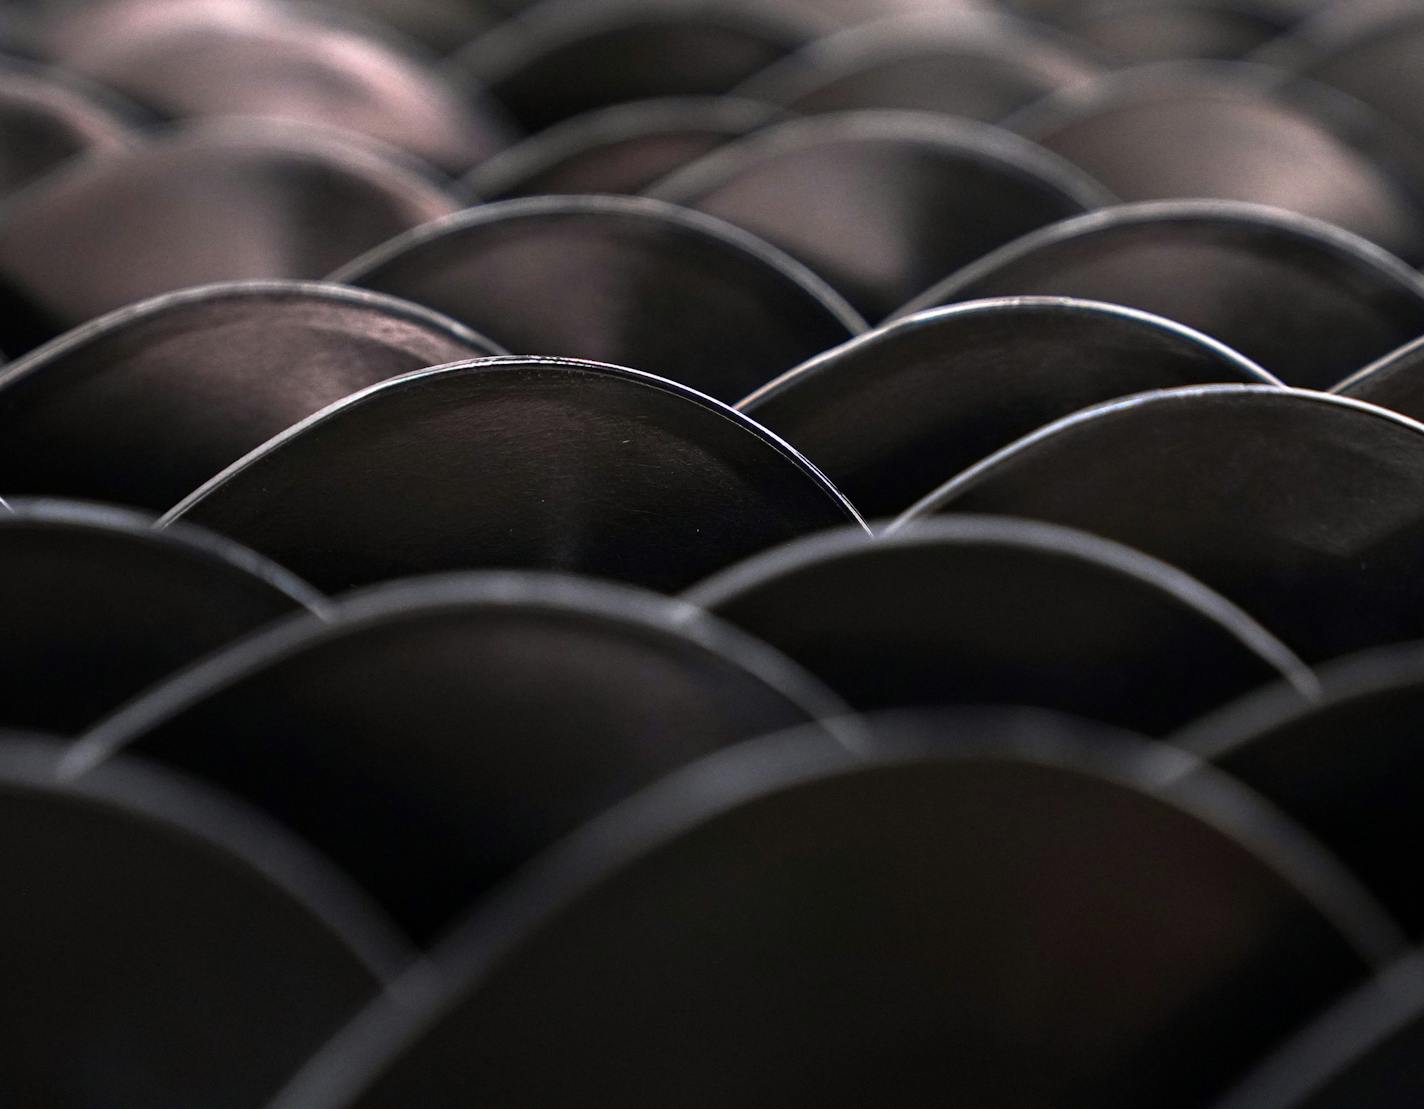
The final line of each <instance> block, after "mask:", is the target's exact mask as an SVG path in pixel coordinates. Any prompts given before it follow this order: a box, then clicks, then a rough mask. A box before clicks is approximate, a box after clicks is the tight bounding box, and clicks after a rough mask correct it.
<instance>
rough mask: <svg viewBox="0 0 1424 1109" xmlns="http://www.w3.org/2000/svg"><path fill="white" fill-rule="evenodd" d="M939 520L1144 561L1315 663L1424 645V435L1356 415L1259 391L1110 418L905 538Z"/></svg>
mask: <svg viewBox="0 0 1424 1109" xmlns="http://www.w3.org/2000/svg"><path fill="white" fill-rule="evenodd" d="M944 512H969V513H986V512H987V513H1002V514H1007V515H1017V516H1026V517H1030V518H1032V519H1037V520H1044V521H1047V522H1051V523H1056V524H1062V525H1065V526H1068V527H1077V528H1082V529H1083V530H1085V531H1090V532H1093V533H1095V534H1097V535H1101V536H1104V537H1106V538H1109V539H1114V540H1116V541H1118V542H1120V543H1124V544H1126V545H1127V546H1130V547H1135V548H1137V549H1138V550H1141V551H1143V552H1145V553H1147V554H1149V555H1153V556H1155V557H1157V558H1160V559H1162V560H1163V561H1164V562H1168V563H1170V564H1171V565H1173V566H1177V567H1179V568H1180V569H1182V570H1185V571H1186V572H1187V573H1189V574H1192V575H1193V576H1194V577H1196V578H1198V579H1200V580H1201V581H1202V582H1203V583H1205V584H1206V585H1208V586H1210V587H1211V588H1213V589H1216V590H1218V591H1219V592H1220V593H1221V594H1222V595H1223V596H1225V597H1227V598H1229V599H1230V600H1232V601H1234V602H1236V603H1237V604H1238V605H1240V606H1241V607H1242V608H1244V609H1245V610H1246V611H1247V612H1249V613H1250V614H1251V615H1252V616H1254V617H1255V618H1256V619H1257V620H1259V621H1260V622H1261V623H1262V624H1264V625H1265V626H1266V627H1267V628H1268V629H1270V630H1271V631H1272V632H1274V633H1275V634H1276V635H1278V636H1279V637H1280V638H1281V640H1282V641H1283V642H1284V643H1285V644H1286V645H1287V646H1289V647H1290V648H1291V649H1293V650H1294V651H1296V652H1297V653H1299V654H1300V655H1301V656H1302V657H1303V658H1305V659H1306V661H1308V662H1312V663H1315V662H1321V661H1323V660H1325V659H1330V658H1335V657H1338V656H1340V655H1344V654H1347V653H1349V652H1352V651H1356V650H1361V649H1364V648H1367V647H1372V646H1378V645H1380V644H1384V643H1390V642H1399V641H1403V640H1408V639H1414V638H1420V637H1424V582H1421V579H1420V576H1419V574H1418V573H1417V567H1418V562H1419V559H1420V557H1421V556H1424V425H1420V424H1417V423H1415V422H1414V421H1412V420H1408V419H1405V418H1404V417H1402V416H1397V415H1395V414H1394V413H1392V412H1388V411H1386V410H1385V409H1383V408H1375V407H1374V406H1372V405H1367V404H1362V403H1360V402H1358V401H1349V400H1343V399H1341V398H1338V397H1332V396H1329V395H1327V394H1324V393H1309V392H1303V391H1298V390H1285V389H1271V388H1265V387H1261V386H1250V385H1203V386H1196V387H1193V388H1183V389H1168V390H1163V391H1160V392H1156V393H1144V394H1141V395H1139V396H1136V397H1132V398H1128V399H1126V400H1120V401H1114V402H1111V403H1109V404H1106V405H1102V406H1099V407H1098V408H1093V409H1089V410H1087V411H1085V412H1082V413H1078V414H1076V415H1073V416H1069V417H1067V418H1065V419H1063V420H1061V421H1059V422H1058V423H1056V424H1052V425H1050V426H1049V427H1047V428H1044V429H1043V430H1042V431H1040V432H1037V433H1035V434H1033V435H1029V436H1026V437H1025V438H1023V439H1020V440H1019V441H1018V442H1016V443H1014V444H1012V445H1011V446H1008V447H1006V448H1004V449H1003V450H1002V451H999V452H998V453H997V454H994V455H992V456H990V457H989V458H987V459H985V460H984V461H983V462H981V463H979V464H977V465H975V466H973V467H971V468H970V469H969V470H967V471H965V472H964V473H963V474H960V475H959V476H958V477H957V478H955V479H953V480H952V481H950V482H948V483H946V484H945V485H944V486H943V487H941V488H940V490H938V491H937V492H936V493H934V494H932V495H931V496H930V497H927V498H926V499H925V500H923V501H921V502H920V504H919V505H917V506H916V507H915V508H913V509H911V510H910V512H909V513H907V514H906V515H905V516H904V517H902V519H901V523H902V524H903V523H908V522H909V521H910V520H913V519H916V518H920V517H923V516H926V515H931V514H935V513H944ZM897 526H898V525H897ZM892 530H894V529H892ZM1361 568H1364V569H1365V570H1366V571H1367V572H1366V573H1361Z"/></svg>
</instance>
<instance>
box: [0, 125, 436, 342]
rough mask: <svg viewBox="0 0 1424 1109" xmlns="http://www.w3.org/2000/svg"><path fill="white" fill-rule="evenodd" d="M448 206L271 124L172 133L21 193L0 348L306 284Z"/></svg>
mask: <svg viewBox="0 0 1424 1109" xmlns="http://www.w3.org/2000/svg"><path fill="white" fill-rule="evenodd" d="M454 209H455V204H454V202H453V201H452V200H450V199H449V198H448V197H446V196H445V195H444V193H442V192H441V191H440V190H439V189H438V188H437V187H436V186H435V185H434V184H432V183H430V182H427V181H426V180H425V179H424V178H422V177H419V176H417V175H416V174H414V173H412V172H410V171H409V170H407V169H405V168H403V167H401V166H400V165H398V164H397V163H395V162H393V161H389V160H387V159H386V158H385V156H384V155H383V154H380V153H379V152H378V151H376V150H374V149H372V148H368V147H365V146H361V145H355V144H354V142H348V141H346V140H345V139H341V138H338V137H335V136H333V135H332V134H330V133H326V132H320V131H316V130H309V129H306V128H300V127H293V126H290V125H283V124H276V123H265V124H264V123H236V122H233V123H226V124H209V125H206V126H203V127H195V128H190V129H184V130H179V131H175V132H172V133H170V134H169V135H167V136H165V137H163V138H161V139H159V140H156V141H155V142H153V143H150V144H148V145H146V146H143V147H140V148H138V149H136V150H133V151H129V152H125V153H122V154H115V155H111V156H109V157H105V158H97V159H89V160H85V161H83V162H82V163H77V164H75V165H73V166H71V167H68V168H66V169H65V170H63V171H62V172H61V173H59V174H56V175H55V176H53V177H51V178H50V179H49V180H48V181H47V182H46V183H45V187H44V188H43V189H35V190H28V191H27V192H26V194H25V196H24V197H23V198H21V199H20V200H18V201H17V202H16V203H14V204H13V205H11V206H10V207H9V208H8V210H7V211H6V222H5V234H4V236H3V238H0V305H3V307H4V309H5V311H4V312H3V313H0V316H3V319H2V320H0V348H3V349H5V350H6V351H8V352H10V353H11V354H16V353H21V352H23V351H26V350H29V349H30V348H32V347H34V346H36V345H38V344H39V343H41V342H43V341H45V340H46V339H50V338H53V337H54V336H55V335H58V334H60V333H62V332H64V331H67V330H69V329H70V328H72V327H76V326H78V325H79V324H81V323H84V322H86V321H88V320H91V319H93V318H94V317H95V316H98V315H101V314H103V313H105V312H109V311H112V310H113V309H115V308H122V307H124V306H125V305H128V304H132V303H134V302H135V301H139V300H143V299H145V298H146V297H150V296H156V295H158V294H159V293H166V292H170V291H172V290H174V289H181V288H185V287H187V286H191V285H201V284H204V283H206V282H210V281H227V280H239V279H257V278H317V277H321V276H322V275H324V274H326V273H329V272H331V271H332V270H333V269H335V268H336V267H337V266H339V265H341V264H343V263H344V262H348V261H350V260H351V259H352V258H354V257H355V256H356V255H358V254H360V253H361V252H362V251H364V250H369V249H370V248H371V247H374V246H376V245H377V244H378V243H381V242H384V241H385V240H386V239H389V238H390V237H391V236H393V235H396V234H399V233H400V232H402V231H405V230H408V229H409V228H411V227H414V226H416V225H417V224H420V223H424V222H425V221H427V220H430V219H434V218H436V217H437V216H443V215H447V214H448V213H450V212H452V211H453V210H454Z"/></svg>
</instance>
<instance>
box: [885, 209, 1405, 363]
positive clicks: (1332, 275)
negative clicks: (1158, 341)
mask: <svg viewBox="0 0 1424 1109" xmlns="http://www.w3.org/2000/svg"><path fill="white" fill-rule="evenodd" d="M1025 294H1045V295H1054V296H1066V297H1079V298H1082V299H1084V300H1101V301H1108V302H1110V303H1114V304H1124V305H1128V306H1130V307H1133V308H1140V309H1142V310H1143V311H1145V312H1153V313H1155V314H1157V315H1159V316H1165V317H1167V318H1168V319H1173V320H1177V321H1178V322H1180V323H1184V324H1186V325H1187V326H1188V327H1194V328H1196V329H1197V330H1198V331H1202V332H1204V333H1206V334H1207V335H1210V336H1211V337H1212V338H1214V339H1218V340H1220V341H1221V342H1223V343H1226V344H1227V345H1229V346H1231V347H1232V348H1233V349H1235V350H1238V351H1240V352H1241V353H1242V354H1244V355H1246V357H1248V358H1251V359H1253V360H1254V361H1256V362H1258V363H1259V364H1260V365H1262V366H1264V367H1265V368H1266V369H1267V370H1269V371H1270V372H1271V373H1273V374H1275V375H1276V376H1277V377H1279V378H1280V379H1281V380H1283V381H1285V382H1286V383H1287V384H1289V385H1299V386H1302V387H1305V388H1312V389H1328V388H1329V387H1330V386H1332V385H1334V384H1335V383H1336V382H1338V381H1339V380H1340V379H1341V378H1343V377H1346V376H1347V375H1349V374H1352V373H1354V372H1355V371H1356V370H1358V369H1359V368H1360V367H1361V366H1363V365H1364V364H1365V363H1367V362H1370V361H1372V360H1373V359H1375V358H1378V357H1380V356H1381V355H1383V354H1387V353H1388V352H1389V351H1392V350H1395V349H1397V348H1398V347H1399V346H1400V345H1401V344H1402V343H1406V342H1408V341H1409V340H1411V339H1413V338H1415V337H1416V336H1418V335H1419V334H1420V333H1421V332H1424V281H1421V279H1420V277H1419V275H1418V274H1417V273H1415V272H1414V271H1413V270H1411V269H1409V268H1408V267H1407V266H1405V265H1403V264H1401V263H1400V262H1399V261H1398V259H1395V258H1391V257H1390V256H1389V255H1387V254H1385V253H1384V252H1383V251H1380V250H1378V249H1376V248H1374V247H1372V246H1371V245H1370V244H1369V243H1367V242H1365V241H1364V240H1362V239H1359V238H1356V237H1355V236H1352V235H1348V234H1346V233H1345V232H1343V231H1340V230H1339V229H1337V228H1331V227H1328V226H1327V225H1325V224H1322V223H1318V222H1316V221H1314V220H1306V219H1303V218H1299V217H1292V216H1290V215H1288V214H1287V213H1284V212H1276V211H1272V210H1269V209H1264V208H1260V207H1257V206H1255V205H1244V204H1230V203H1226V202H1213V201H1165V202H1159V203H1152V204H1131V205H1125V206H1123V207H1121V208H1113V209H1109V210H1108V211H1105V212H1102V213H1099V214H1096V215H1093V216H1085V217H1083V218H1082V219H1078V220H1071V221H1067V222H1065V223H1062V224H1060V225H1058V226H1057V227H1052V228H1047V229H1045V230H1044V231H1042V232H1039V233H1036V234H1034V235H1031V236H1026V237H1025V238H1024V239H1022V240H1020V241H1019V242H1017V243H1012V244H1010V245H1009V246H1007V247H1005V248H1004V249H1003V250H1000V251H996V252H995V253H993V254H991V255H989V256H988V257H986V258H984V259H981V260H980V261H978V262H976V263H975V264H973V265H971V266H968V267H966V268H965V269H964V270H962V271H960V272H959V273H957V274H955V275H954V276H952V277H950V278H949V279H947V280H946V281H943V282H941V283H940V284H939V285H937V286H935V287H934V288H932V289H930V290H929V291H928V292H926V293H924V294H923V295H921V296H918V297H916V298H915V299H914V300H913V301H911V302H910V303H909V304H908V305H906V306H905V307H904V308H903V309H901V311H900V312H898V313H897V316H903V315H908V314H910V313H912V312H920V311H923V310H924V309H926V308H932V307H935V306H936V305H941V304H952V303H955V302H957V301H963V300H979V299H981V298H984V297H1003V296H1021V295H1025Z"/></svg>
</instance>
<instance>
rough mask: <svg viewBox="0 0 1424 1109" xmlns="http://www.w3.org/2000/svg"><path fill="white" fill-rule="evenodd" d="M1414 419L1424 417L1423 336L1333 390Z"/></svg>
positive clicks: (1372, 364) (1344, 395) (1373, 363)
mask: <svg viewBox="0 0 1424 1109" xmlns="http://www.w3.org/2000/svg"><path fill="white" fill-rule="evenodd" d="M1331 392H1332V393H1339V394H1340V395H1341V396H1343V397H1353V398H1354V399H1355V400H1362V401H1368V402H1369V403H1370V404H1378V405H1380V406H1381V407H1382V408H1389V409H1393V410H1394V411H1395V412H1398V413H1400V414H1401V415H1403V416H1408V417H1410V418H1411V419H1415V420H1418V419H1421V418H1424V339H1416V340H1414V342H1412V343H1405V344H1404V346H1402V347H1400V348H1399V349H1398V350H1396V351H1393V352H1391V353H1390V354H1386V355H1385V356H1384V357H1383V358H1381V359H1379V360H1378V361H1376V362H1372V363H1371V364H1370V365H1368V366H1366V367H1365V368H1364V369H1362V370H1361V371H1360V372H1359V373H1357V374H1354V375H1353V376H1351V377H1348V378H1346V379H1345V380H1344V381H1342V382H1340V384H1339V385H1337V386H1335V388H1334V389H1332V390H1331Z"/></svg>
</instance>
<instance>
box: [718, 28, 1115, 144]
mask: <svg viewBox="0 0 1424 1109" xmlns="http://www.w3.org/2000/svg"><path fill="white" fill-rule="evenodd" d="M1098 72H1099V66H1098V65H1097V64H1096V63H1095V62H1094V61H1093V60H1092V59H1091V58H1090V57H1089V56H1088V55H1087V54H1086V52H1084V51H1082V50H1079V49H1078V48H1077V47H1076V45H1075V44H1074V43H1072V42H1071V41H1069V40H1066V39H1063V38H1060V37H1058V36H1055V35H1052V34H1051V33H1049V32H1048V30H1047V29H1046V28H1043V27H1038V26H1034V25H1032V24H1027V23H1021V22H1019V21H1017V20H1010V19H1006V18H1003V17H994V18H991V17H989V16H988V15H987V14H983V13H975V12H964V11H959V12H952V13H944V12H936V13H931V12H926V13H923V14H919V15H908V16H902V17H900V18H898V19H882V20H876V21H874V22H871V23H867V24H865V25H863V26H858V27H852V28H850V29H849V30H845V31H841V32H840V33H839V34H835V35H828V36H827V37H825V38H822V39H817V40H816V41H815V42H812V43H811V44H810V45H808V46H805V47H803V48H802V49H800V50H798V51H797V52H796V53H795V54H792V55H791V56H790V57H789V58H787V59H786V60H784V61H781V62H778V63H776V64H775V65H772V66H770V67H768V68H767V69H766V70H764V71H763V72H761V73H759V74H757V75H756V76H755V77H753V78H752V79H751V80H750V81H747V82H746V83H745V84H743V85H742V86H740V87H739V88H738V89H737V92H738V93H739V94H741V95H743V96H749V97H752V98H753V99H762V100H767V101H770V102H771V103H773V104H781V105H784V106H786V107H787V108H789V109H791V110H792V111H795V112H800V113H804V114H810V113H815V112H845V111H859V110H862V109H881V108H885V109H907V110H913V111H927V112H942V113H944V114H946V115H952V116H962V117H964V118H967V119H979V120H983V121H984V122H986V123H997V122H998V121H999V120H1001V119H1003V118H1004V117H1005V116H1007V115H1009V114H1010V113H1011V112H1014V111H1017V110H1018V109H1020V108H1024V107H1027V106H1028V105H1029V104H1031V103H1033V102H1034V101H1036V100H1038V99H1040V98H1042V97H1044V96H1047V95H1048V94H1049V93H1052V92H1056V91H1057V90H1058V89H1060V88H1063V87H1065V86H1067V85H1073V84H1076V83H1077V82H1079V81H1083V80H1087V79H1088V78H1090V77H1093V76H1095V75H1096V74H1097V73H1098Z"/></svg>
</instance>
